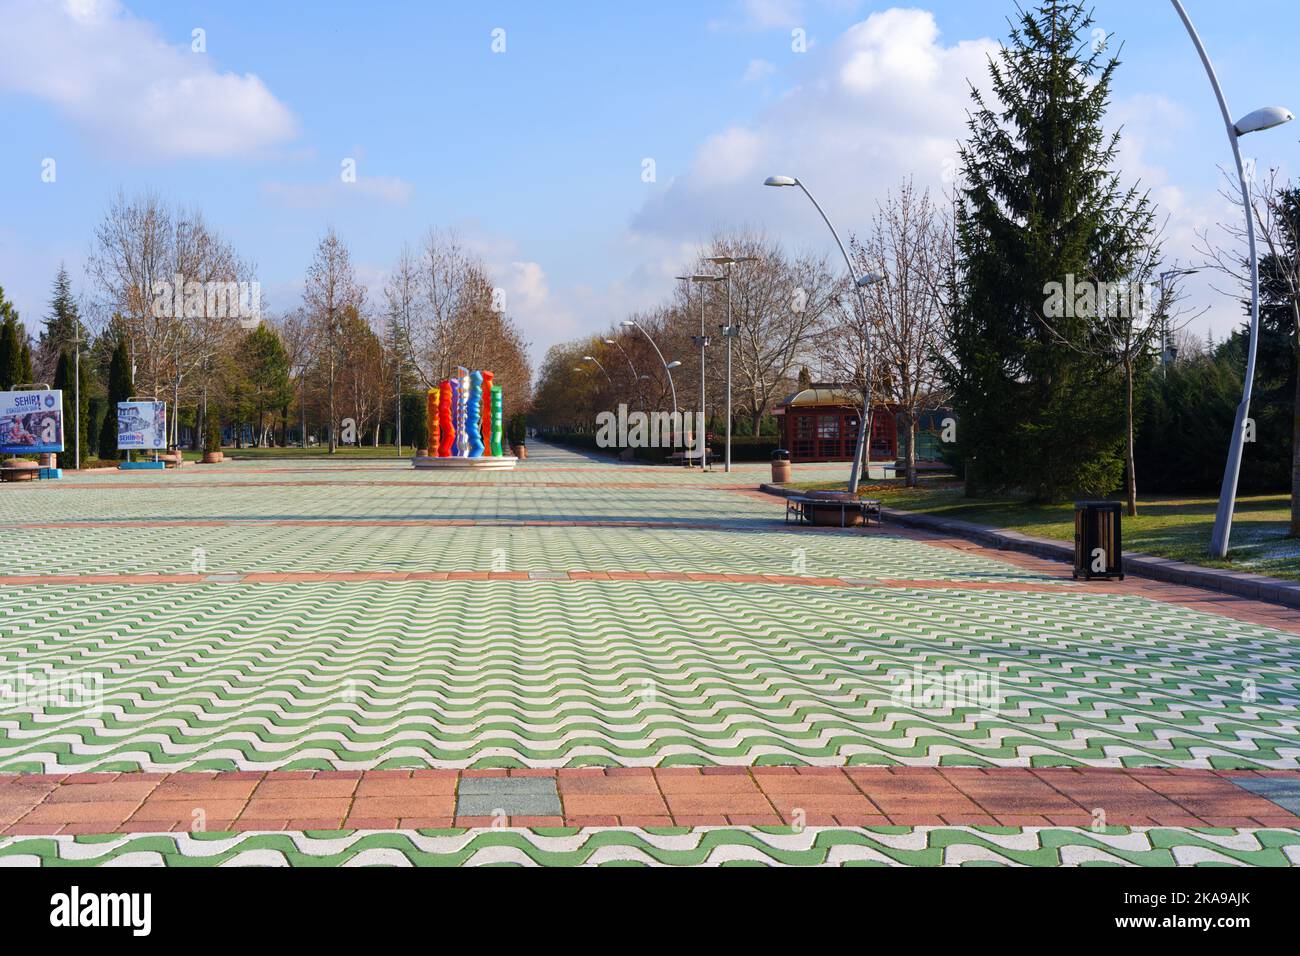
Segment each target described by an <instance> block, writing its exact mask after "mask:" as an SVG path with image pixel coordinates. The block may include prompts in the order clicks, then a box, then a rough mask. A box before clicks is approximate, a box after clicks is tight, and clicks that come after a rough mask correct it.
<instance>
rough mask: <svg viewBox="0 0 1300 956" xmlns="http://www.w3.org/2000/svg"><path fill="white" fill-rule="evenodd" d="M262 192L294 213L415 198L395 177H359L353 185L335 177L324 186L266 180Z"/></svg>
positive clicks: (405, 183)
mask: <svg viewBox="0 0 1300 956" xmlns="http://www.w3.org/2000/svg"><path fill="white" fill-rule="evenodd" d="M262 191H263V192H264V193H266V195H267V196H269V197H270V198H271V199H273V200H274V201H276V202H278V203H280V204H282V205H284V206H288V207H290V208H293V209H324V208H326V207H329V206H333V205H336V204H337V203H339V202H345V201H348V200H356V199H368V200H373V201H375V202H380V203H387V204H389V205H393V206H402V205H405V204H406V203H408V202H410V200H411V197H412V196H413V195H415V186H414V185H412V184H411V183H410V182H408V181H407V180H405V179H401V178H399V177H397V176H358V177H357V180H356V182H351V183H345V182H343V180H342V179H341V178H339V177H337V176H336V177H335V178H333V179H331V180H326V181H324V182H307V183H290V182H283V181H281V180H269V181H267V182H264V183H262Z"/></svg>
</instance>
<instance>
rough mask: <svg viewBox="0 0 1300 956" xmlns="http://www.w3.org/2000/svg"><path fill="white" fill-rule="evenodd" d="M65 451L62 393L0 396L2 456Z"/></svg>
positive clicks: (8, 394) (6, 394)
mask: <svg viewBox="0 0 1300 956" xmlns="http://www.w3.org/2000/svg"><path fill="white" fill-rule="evenodd" d="M56 451H63V392H62V391H59V390H57V389H54V390H51V389H45V390H42V391H29V392H0V454H6V455H35V454H43V453H45V452H56Z"/></svg>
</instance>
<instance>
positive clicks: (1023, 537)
mask: <svg viewBox="0 0 1300 956" xmlns="http://www.w3.org/2000/svg"><path fill="white" fill-rule="evenodd" d="M758 489H759V491H762V492H765V493H766V494H769V495H775V496H776V497H779V498H789V497H790V496H791V495H794V494H796V492H794V491H791V490H790V489H787V488H782V487H781V486H779V485H773V484H769V483H766V482H765V483H763V484H761V485H759V486H758ZM880 511H881V514H882V515H883V516H884V517H885V518H886V519H887V520H889V521H891V522H893V523H895V524H898V525H901V526H903V527H905V528H916V529H918V530H921V531H939V532H942V533H944V534H950V535H955V536H956V537H959V538H965V539H967V540H969V541H975V542H978V543H979V544H983V545H987V546H988V547H991V548H996V549H997V550H999V551H1017V552H1020V553H1021V554H1030V555H1033V556H1034V557H1038V558H1047V559H1049V560H1052V561H1063V562H1065V563H1066V564H1072V563H1073V562H1074V545H1073V544H1070V543H1067V542H1064V541H1056V540H1053V539H1050V538H1035V537H1032V536H1030V535H1027V534H1023V533H1021V532H1019V531H1011V530H1010V529H1007V528H994V527H990V526H989V525H982V524H975V523H974V522H971V521H961V520H959V519H956V518H939V517H935V516H934V515H925V514H917V513H916V512H913V511H899V510H898V509H896V508H883V507H882V508H881V509H880ZM1124 572H1125V573H1126V574H1132V575H1135V576H1137V577H1143V578H1151V579H1153V580H1156V581H1164V582H1166V583H1168V584H1183V585H1186V586H1188V587H1194V588H1201V589H1202V590H1206V591H1219V592H1222V593H1224V594H1233V595H1236V596H1238V597H1245V598H1252V599H1254V600H1257V601H1264V602H1266V603H1269V604H1280V605H1282V606H1284V607H1291V608H1300V581H1284V580H1282V579H1280V578H1271V577H1268V576H1266V575H1263V574H1251V573H1249V572H1246V571H1223V570H1219V569H1217V568H1205V567H1201V566H1200V565H1196V564H1188V563H1186V562H1183V561H1173V560H1171V559H1169V558H1161V557H1157V556H1156V555H1153V554H1143V553H1142V552H1140V551H1125V552H1124Z"/></svg>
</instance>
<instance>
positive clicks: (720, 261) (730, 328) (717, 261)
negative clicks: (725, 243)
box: [705, 256, 758, 474]
mask: <svg viewBox="0 0 1300 956" xmlns="http://www.w3.org/2000/svg"><path fill="white" fill-rule="evenodd" d="M705 261H706V262H712V263H713V264H714V265H718V266H726V267H727V272H726V278H727V324H726V325H723V326H719V328H721V329H722V337H723V338H725V339H726V340H727V411H726V415H727V456H726V459H725V461H724V463H723V466H722V470H723V471H725V472H727V473H728V474H730V473H731V340H732V339H734V338H736V337H737V336H738V335H739V330H738V329H737V328H736V326H735V325H734V324H733V323H732V321H731V267H732V266H734V265H736V264H737V263H741V262H757V261H758V257H757V256H735V257H733V256H708V257H706V258H705Z"/></svg>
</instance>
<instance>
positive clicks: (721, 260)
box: [704, 256, 758, 266]
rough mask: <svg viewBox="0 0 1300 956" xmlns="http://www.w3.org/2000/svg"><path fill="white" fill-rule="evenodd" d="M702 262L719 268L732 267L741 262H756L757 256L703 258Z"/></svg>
mask: <svg viewBox="0 0 1300 956" xmlns="http://www.w3.org/2000/svg"><path fill="white" fill-rule="evenodd" d="M704 261H705V262H712V263H714V264H715V265H720V266H734V265H738V264H739V263H742V262H757V261H758V256H705V257H704Z"/></svg>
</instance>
